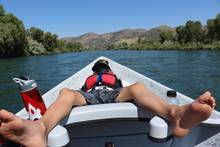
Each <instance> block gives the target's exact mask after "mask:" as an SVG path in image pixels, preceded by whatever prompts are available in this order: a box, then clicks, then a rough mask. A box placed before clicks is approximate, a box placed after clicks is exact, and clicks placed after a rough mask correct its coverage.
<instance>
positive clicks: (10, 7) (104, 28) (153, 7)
mask: <svg viewBox="0 0 220 147" xmlns="http://www.w3.org/2000/svg"><path fill="white" fill-rule="evenodd" d="M0 4H2V5H3V6H4V8H5V10H6V12H10V13H13V14H14V15H15V16H17V17H18V18H19V19H21V20H22V21H23V23H24V26H25V28H26V29H28V28H30V27H37V28H40V29H42V30H44V31H50V32H52V33H55V34H57V35H58V36H59V38H62V37H70V36H79V35H82V34H84V33H88V32H95V33H99V34H103V33H107V32H114V31H118V30H121V29H137V28H143V29H151V28H154V27H158V26H160V25H169V26H171V27H176V26H179V25H183V24H185V22H186V21H187V20H194V21H196V20H199V21H200V22H201V23H202V24H206V21H207V20H208V19H211V18H215V17H216V15H217V14H218V13H220V0H0Z"/></svg>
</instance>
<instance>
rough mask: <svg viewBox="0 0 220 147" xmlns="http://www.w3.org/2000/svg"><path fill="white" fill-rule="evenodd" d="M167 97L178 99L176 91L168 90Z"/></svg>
mask: <svg viewBox="0 0 220 147" xmlns="http://www.w3.org/2000/svg"><path fill="white" fill-rule="evenodd" d="M167 96H168V97H176V91H174V90H168V91H167Z"/></svg>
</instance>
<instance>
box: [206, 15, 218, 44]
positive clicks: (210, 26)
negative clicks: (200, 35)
mask: <svg viewBox="0 0 220 147" xmlns="http://www.w3.org/2000/svg"><path fill="white" fill-rule="evenodd" d="M206 38H207V39H208V40H209V42H211V40H215V39H216V34H215V19H209V20H208V21H207V35H206Z"/></svg>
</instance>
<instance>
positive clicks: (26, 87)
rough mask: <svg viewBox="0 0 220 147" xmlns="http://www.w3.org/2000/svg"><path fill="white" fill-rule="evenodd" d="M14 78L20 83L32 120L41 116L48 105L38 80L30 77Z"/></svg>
mask: <svg viewBox="0 0 220 147" xmlns="http://www.w3.org/2000/svg"><path fill="white" fill-rule="evenodd" d="M13 80H14V81H15V83H17V84H18V85H19V90H20V94H21V97H22V99H23V102H24V106H25V109H26V111H27V113H28V115H29V118H30V120H37V119H39V118H41V117H42V116H43V114H44V113H45V111H46V106H45V104H44V101H43V99H42V97H41V95H40V92H39V90H38V87H37V83H36V81H35V80H33V79H32V80H31V79H29V78H28V77H20V78H13Z"/></svg>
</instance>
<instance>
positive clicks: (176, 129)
mask: <svg viewBox="0 0 220 147" xmlns="http://www.w3.org/2000/svg"><path fill="white" fill-rule="evenodd" d="M215 105H216V104H215V99H214V97H212V96H211V93H210V92H205V93H204V94H202V95H201V96H199V97H198V98H197V99H196V100H195V101H194V102H192V103H191V104H188V105H184V106H181V107H176V108H174V109H173V111H172V112H171V116H172V117H173V118H172V120H171V122H172V126H173V134H174V135H175V136H176V137H183V136H185V135H186V134H187V133H188V132H189V130H190V129H191V128H192V127H193V126H195V125H197V124H199V123H200V122H202V121H204V120H206V119H207V118H209V116H210V115H211V113H212V110H213V109H214V107H215Z"/></svg>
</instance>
